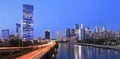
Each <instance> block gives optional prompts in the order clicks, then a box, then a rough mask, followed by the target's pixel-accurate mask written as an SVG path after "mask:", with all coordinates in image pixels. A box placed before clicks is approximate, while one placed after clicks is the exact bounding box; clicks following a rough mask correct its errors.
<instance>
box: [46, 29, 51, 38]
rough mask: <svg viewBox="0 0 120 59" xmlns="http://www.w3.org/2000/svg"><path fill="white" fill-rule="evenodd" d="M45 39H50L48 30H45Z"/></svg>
mask: <svg viewBox="0 0 120 59" xmlns="http://www.w3.org/2000/svg"><path fill="white" fill-rule="evenodd" d="M45 39H50V30H46V31H45Z"/></svg>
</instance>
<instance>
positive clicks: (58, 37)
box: [56, 31, 62, 41]
mask: <svg viewBox="0 0 120 59" xmlns="http://www.w3.org/2000/svg"><path fill="white" fill-rule="evenodd" d="M56 39H57V41H61V39H62V33H61V31H57V32H56Z"/></svg>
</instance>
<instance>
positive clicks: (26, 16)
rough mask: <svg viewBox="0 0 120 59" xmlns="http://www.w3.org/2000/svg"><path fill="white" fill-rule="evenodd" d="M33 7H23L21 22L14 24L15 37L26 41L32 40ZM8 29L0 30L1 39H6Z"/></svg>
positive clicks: (25, 5) (26, 5)
mask: <svg viewBox="0 0 120 59" xmlns="http://www.w3.org/2000/svg"><path fill="white" fill-rule="evenodd" d="M33 9H34V8H33V6H32V5H28V4H24V5H23V20H22V22H21V23H16V30H15V32H16V35H17V36H19V37H21V38H24V39H26V40H31V39H33ZM8 37H9V29H4V30H1V39H8Z"/></svg>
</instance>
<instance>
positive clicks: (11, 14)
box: [0, 0, 120, 38]
mask: <svg viewBox="0 0 120 59" xmlns="http://www.w3.org/2000/svg"><path fill="white" fill-rule="evenodd" d="M23 4H30V5H33V6H34V37H43V36H44V31H45V30H50V31H51V37H52V38H54V37H55V35H56V31H58V30H59V31H62V32H63V34H64V31H65V29H66V28H73V26H74V24H79V25H80V24H81V23H83V24H84V25H85V26H89V28H90V29H91V30H92V31H94V30H95V26H96V25H98V26H99V27H100V30H101V29H102V26H103V25H106V27H107V29H108V30H113V31H120V0H1V1H0V30H2V29H10V34H14V33H15V24H16V23H21V21H22V18H23V17H22V14H23V13H22V9H23V7H22V6H23ZM0 33H1V32H0ZM0 35H1V34H0Z"/></svg>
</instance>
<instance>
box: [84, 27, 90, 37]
mask: <svg viewBox="0 0 120 59" xmlns="http://www.w3.org/2000/svg"><path fill="white" fill-rule="evenodd" d="M90 35H91V31H90V29H89V27H88V26H87V27H86V28H85V38H86V39H89V37H90Z"/></svg>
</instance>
